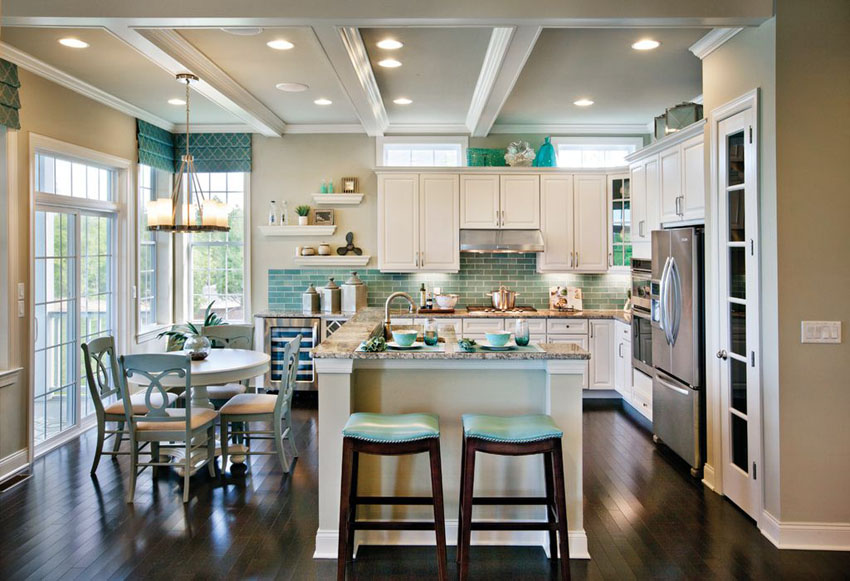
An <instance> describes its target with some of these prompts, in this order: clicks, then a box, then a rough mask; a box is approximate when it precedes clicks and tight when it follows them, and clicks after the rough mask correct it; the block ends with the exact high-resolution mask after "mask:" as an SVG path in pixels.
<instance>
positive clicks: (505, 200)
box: [499, 175, 540, 230]
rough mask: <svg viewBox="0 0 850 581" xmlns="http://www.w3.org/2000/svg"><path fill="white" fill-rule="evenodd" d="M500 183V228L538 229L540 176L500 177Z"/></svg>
mask: <svg viewBox="0 0 850 581" xmlns="http://www.w3.org/2000/svg"><path fill="white" fill-rule="evenodd" d="M500 182H501V183H500V186H501V187H500V193H501V195H500V196H499V199H500V206H501V207H500V212H501V214H500V226H501V227H502V228H514V229H527V230H537V229H538V228H540V176H537V175H502V176H500Z"/></svg>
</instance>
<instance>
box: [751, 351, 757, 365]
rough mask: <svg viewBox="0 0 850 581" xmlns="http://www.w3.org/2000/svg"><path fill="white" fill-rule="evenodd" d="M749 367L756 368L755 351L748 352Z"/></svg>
mask: <svg viewBox="0 0 850 581" xmlns="http://www.w3.org/2000/svg"><path fill="white" fill-rule="evenodd" d="M750 366H752V367H755V366H756V352H755V351H750Z"/></svg>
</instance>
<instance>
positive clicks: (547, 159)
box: [534, 137, 558, 167]
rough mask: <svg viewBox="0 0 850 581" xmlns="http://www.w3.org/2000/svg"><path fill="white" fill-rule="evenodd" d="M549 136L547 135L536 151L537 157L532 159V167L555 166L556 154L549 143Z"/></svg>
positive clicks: (556, 163)
mask: <svg viewBox="0 0 850 581" xmlns="http://www.w3.org/2000/svg"><path fill="white" fill-rule="evenodd" d="M550 139H552V138H551V137H547V138H546V140H545V141H544V142H543V145H541V146H540V149H539V150H538V151H537V157H536V158H535V159H534V167H557V166H558V154H557V153H556V152H555V146H554V145H552V144H551V143H550V141H549V140H550Z"/></svg>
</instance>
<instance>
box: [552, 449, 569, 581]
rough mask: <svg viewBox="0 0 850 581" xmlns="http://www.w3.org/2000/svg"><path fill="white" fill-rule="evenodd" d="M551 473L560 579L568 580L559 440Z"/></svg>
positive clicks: (566, 535)
mask: <svg viewBox="0 0 850 581" xmlns="http://www.w3.org/2000/svg"><path fill="white" fill-rule="evenodd" d="M552 473H553V477H554V484H555V505H556V507H557V509H558V537H559V542H560V546H561V578H562V579H564V581H568V580H569V579H570V542H569V536H568V530H569V527H568V526H567V499H566V494H565V492H564V456H563V453H562V451H561V440H560V438H559V439H557V440H555V449H554V450H553V452H552Z"/></svg>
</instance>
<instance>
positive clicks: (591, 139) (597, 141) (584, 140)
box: [551, 136, 644, 171]
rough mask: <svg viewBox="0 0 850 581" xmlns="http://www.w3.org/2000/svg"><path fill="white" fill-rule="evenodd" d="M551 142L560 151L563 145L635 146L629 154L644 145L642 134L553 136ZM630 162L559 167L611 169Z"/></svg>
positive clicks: (562, 167) (564, 167) (567, 168)
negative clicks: (616, 164) (610, 164)
mask: <svg viewBox="0 0 850 581" xmlns="http://www.w3.org/2000/svg"><path fill="white" fill-rule="evenodd" d="M551 143H552V145H553V146H554V147H555V151H556V152H558V153H560V148H561V146H562V145H627V146H630V147H631V146H634V150H633V151H631V152H630V153H629V154H627V155H630V154H631V153H634V152H635V151H638V150H639V149H641V148H642V147H643V146H644V143H643V137H640V136H625V137H609V136H577V137H552V138H551ZM626 166H628V163H627V162H626V163H623V165H619V166H602V167H583V166H582V167H568V166H561V165H559V166H558V167H559V168H561V169H565V170H577V169H587V170H606V171H610V170H611V169H614V168H619V167H626Z"/></svg>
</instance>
